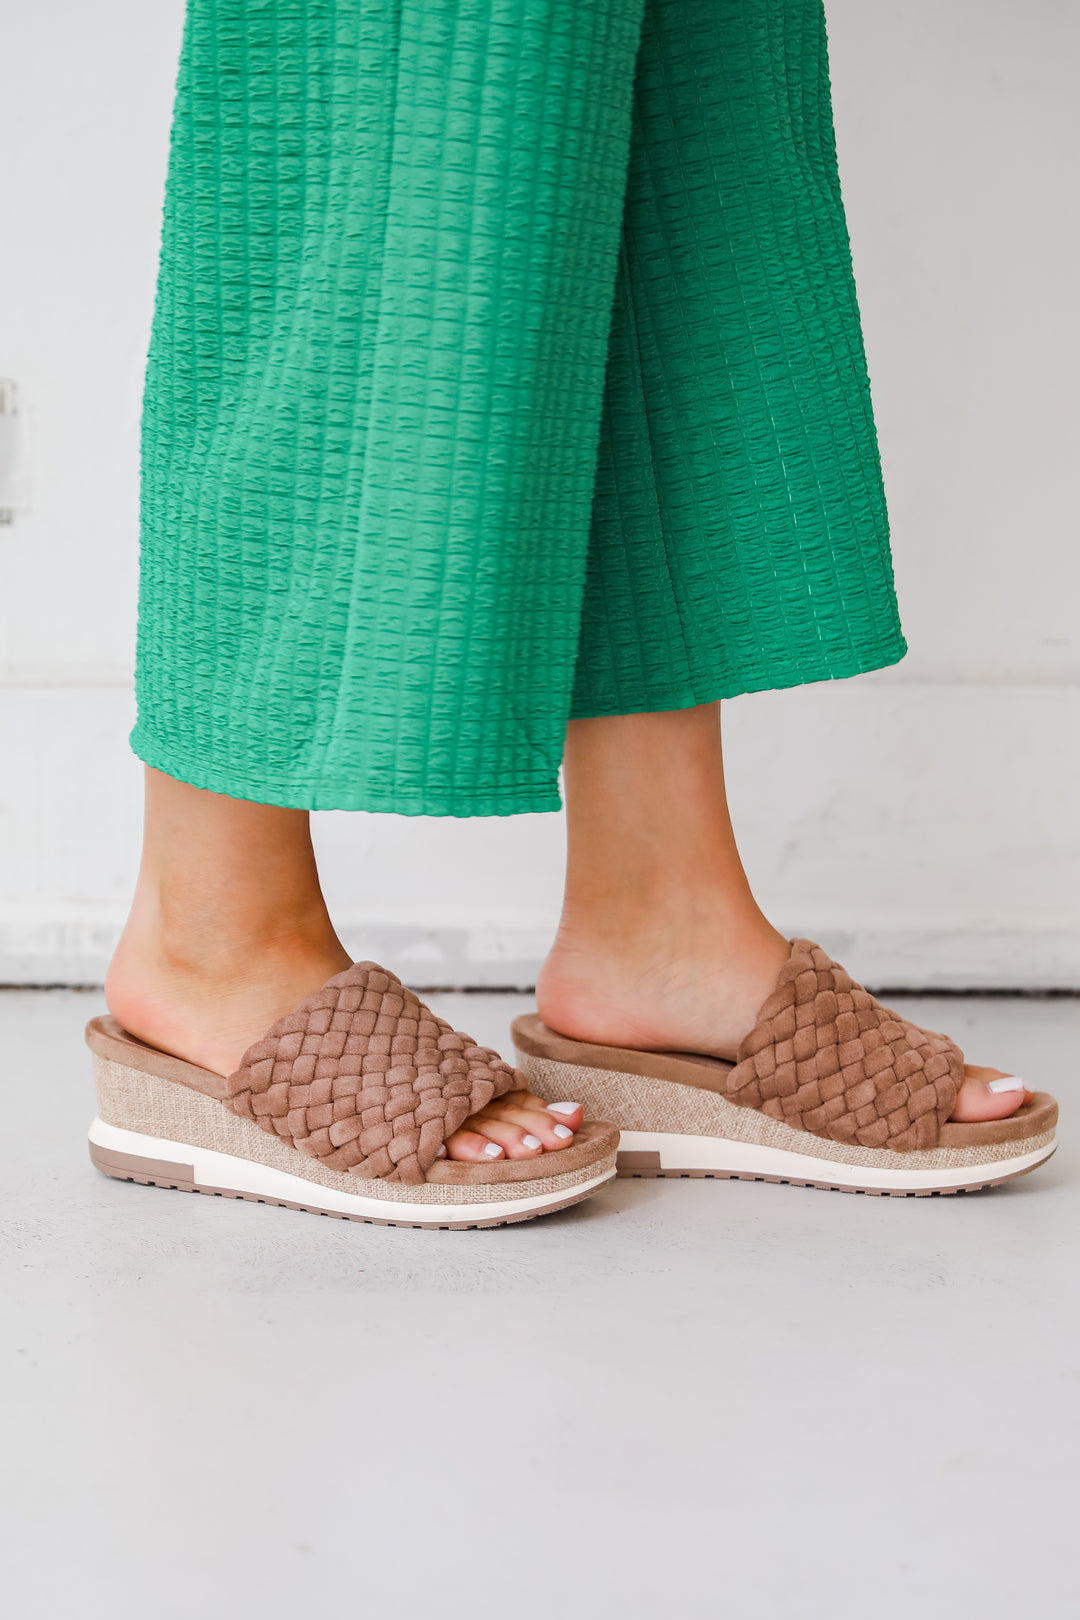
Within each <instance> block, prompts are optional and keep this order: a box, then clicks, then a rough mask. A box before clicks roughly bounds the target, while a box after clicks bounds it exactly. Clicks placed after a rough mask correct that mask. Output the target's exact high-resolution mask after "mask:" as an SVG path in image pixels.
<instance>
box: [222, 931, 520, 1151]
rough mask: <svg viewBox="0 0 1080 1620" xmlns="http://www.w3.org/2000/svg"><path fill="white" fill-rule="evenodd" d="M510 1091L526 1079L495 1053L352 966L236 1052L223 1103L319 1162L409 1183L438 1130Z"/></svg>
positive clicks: (367, 965) (373, 972)
mask: <svg viewBox="0 0 1080 1620" xmlns="http://www.w3.org/2000/svg"><path fill="white" fill-rule="evenodd" d="M514 1090H522V1091H527V1090H528V1086H527V1084H526V1082H525V1080H524V1079H523V1077H522V1076H521V1075H519V1074H518V1073H517V1071H516V1070H514V1069H512V1068H511V1067H510V1065H509V1064H508V1063H504V1062H503V1060H502V1058H500V1057H499V1055H498V1053H496V1052H492V1051H490V1050H489V1049H488V1048H487V1047H483V1046H477V1044H476V1042H475V1041H474V1040H473V1039H472V1038H471V1037H470V1036H468V1035H462V1034H460V1033H459V1032H458V1031H457V1030H455V1029H453V1028H452V1027H451V1025H450V1024H448V1023H447V1022H446V1020H445V1019H444V1018H437V1017H436V1016H435V1014H434V1013H433V1012H431V1011H430V1010H429V1009H428V1008H427V1007H425V1006H424V1004H423V1002H422V1001H420V1000H418V998H417V997H416V996H415V995H414V994H413V992H412V991H411V990H407V989H406V988H405V986H404V985H403V984H402V983H401V980H400V979H397V978H395V976H394V975H393V974H392V973H388V972H386V970H385V969H384V968H380V967H378V966H377V965H376V964H375V963H374V962H354V964H353V966H352V967H350V968H346V969H345V971H344V973H338V974H336V975H335V976H334V978H332V979H330V980H328V981H327V983H326V984H325V985H324V986H323V987H322V989H321V990H317V991H316V992H315V994H314V995H311V996H308V997H307V999H306V1000H305V1001H302V1002H301V1003H300V1005H299V1007H297V1009H296V1011H295V1012H291V1013H289V1014H287V1016H286V1017H284V1018H281V1019H279V1020H278V1022H277V1023H276V1024H275V1025H274V1027H273V1028H272V1029H271V1030H269V1031H268V1032H267V1034H266V1035H264V1036H263V1037H262V1039H261V1040H259V1041H256V1043H255V1045H254V1046H252V1047H250V1048H249V1049H248V1051H247V1052H245V1053H244V1057H243V1061H242V1062H241V1064H240V1067H239V1068H238V1069H237V1070H236V1073H235V1074H232V1075H230V1076H229V1091H230V1097H229V1107H230V1108H232V1110H233V1112H234V1113H237V1114H239V1115H240V1116H241V1117H242V1118H244V1119H251V1120H254V1121H255V1123H256V1124H257V1125H261V1126H262V1128H263V1129H264V1130H266V1131H272V1132H273V1133H274V1134H275V1135H276V1136H278V1137H280V1138H281V1140H282V1141H284V1142H287V1143H289V1144H290V1146H292V1147H295V1148H298V1149H299V1151H300V1152H301V1153H306V1154H308V1155H309V1157H311V1158H314V1159H318V1160H320V1162H321V1163H322V1164H324V1165H326V1166H327V1167H328V1168H330V1169H333V1170H349V1171H352V1172H353V1173H354V1174H355V1175H358V1176H363V1177H371V1178H375V1177H378V1178H380V1179H382V1180H384V1181H405V1182H421V1181H424V1180H425V1179H426V1172H427V1171H428V1170H430V1168H431V1166H432V1165H433V1164H434V1163H435V1160H436V1158H437V1157H438V1154H439V1149H440V1147H441V1146H442V1145H443V1143H444V1142H445V1140H446V1138H447V1137H448V1136H451V1135H452V1134H453V1133H454V1131H456V1130H458V1129H459V1128H460V1126H462V1125H463V1124H464V1123H465V1121H466V1119H468V1118H469V1117H470V1116H471V1115H472V1114H475V1113H478V1112H479V1110H480V1109H481V1108H485V1107H486V1106H487V1104H488V1103H489V1102H490V1101H491V1100H492V1098H493V1097H502V1096H504V1095H505V1094H506V1093H507V1092H508V1091H514Z"/></svg>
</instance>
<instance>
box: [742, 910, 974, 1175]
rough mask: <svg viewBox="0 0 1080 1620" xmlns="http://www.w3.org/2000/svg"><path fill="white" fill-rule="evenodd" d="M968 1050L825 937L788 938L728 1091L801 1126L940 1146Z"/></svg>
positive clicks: (896, 1145)
mask: <svg viewBox="0 0 1080 1620" xmlns="http://www.w3.org/2000/svg"><path fill="white" fill-rule="evenodd" d="M963 1080H964V1057H963V1053H962V1052H961V1051H960V1048H959V1047H958V1046H957V1045H956V1044H955V1042H953V1041H951V1040H949V1038H948V1036H947V1035H935V1034H933V1033H931V1032H930V1031H928V1030H924V1029H920V1028H919V1027H918V1026H917V1025H916V1024H910V1023H908V1022H907V1020H906V1019H904V1018H901V1017H900V1016H899V1014H898V1013H894V1012H890V1011H889V1009H888V1008H887V1007H883V1006H882V1005H881V1003H880V1002H879V1001H877V1000H875V998H874V997H873V996H872V995H871V994H870V992H869V991H868V990H864V989H863V987H862V985H860V984H856V983H855V982H854V980H853V979H852V978H851V977H850V975H849V974H848V973H847V972H846V971H845V970H844V968H842V967H840V965H839V964H838V963H836V962H834V961H833V960H832V958H831V957H830V956H828V955H827V954H826V952H825V951H823V950H822V949H821V946H820V945H815V944H814V943H813V942H812V941H811V940H808V939H795V940H792V942H791V955H790V956H789V958H788V960H787V962H786V963H785V964H784V966H783V968H782V969H781V972H780V976H779V978H778V980H777V985H776V989H775V990H774V991H773V993H772V995H771V996H770V997H769V999H768V1000H767V1001H766V1002H765V1005H764V1006H763V1007H762V1009H761V1012H760V1014H759V1016H758V1021H757V1023H756V1025H755V1026H754V1028H753V1029H752V1030H751V1032H750V1034H749V1035H748V1036H747V1037H746V1039H745V1041H743V1043H742V1045H741V1047H740V1048H739V1051H738V1055H737V1062H736V1065H735V1067H734V1069H732V1071H731V1073H730V1074H729V1075H728V1077H727V1081H726V1083H725V1086H724V1095H725V1096H726V1097H727V1098H728V1099H729V1101H731V1102H733V1103H737V1104H739V1105H740V1106H741V1107H745V1108H758V1109H760V1110H761V1111H762V1112H763V1113H766V1114H768V1115H769V1116H770V1117H771V1118H772V1119H778V1120H783V1121H784V1123H785V1124H787V1125H791V1126H793V1127H794V1128H795V1129H796V1130H803V1131H810V1132H812V1133H813V1134H814V1135H816V1136H825V1137H829V1138H830V1139H831V1140H832V1141H834V1142H857V1143H858V1144H859V1146H860V1147H873V1148H893V1149H895V1150H896V1151H897V1152H901V1153H903V1152H908V1151H912V1150H926V1149H930V1148H934V1147H936V1146H937V1142H938V1138H939V1136H940V1134H941V1127H942V1126H943V1125H944V1124H945V1122H946V1120H947V1119H948V1118H949V1116H950V1114H951V1113H952V1111H953V1108H954V1107H955V1105H956V1097H957V1093H958V1092H959V1090H960V1087H961V1085H962V1084H963Z"/></svg>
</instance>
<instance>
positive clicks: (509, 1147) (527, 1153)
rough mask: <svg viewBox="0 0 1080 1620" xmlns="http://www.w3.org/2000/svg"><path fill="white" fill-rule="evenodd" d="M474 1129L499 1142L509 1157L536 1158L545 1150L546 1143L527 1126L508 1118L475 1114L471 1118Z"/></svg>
mask: <svg viewBox="0 0 1080 1620" xmlns="http://www.w3.org/2000/svg"><path fill="white" fill-rule="evenodd" d="M468 1123H469V1125H470V1126H471V1127H472V1129H473V1130H476V1131H479V1132H481V1133H482V1134H483V1135H484V1136H486V1137H487V1139H488V1141H489V1142H497V1143H498V1145H499V1146H500V1147H501V1148H502V1150H503V1152H504V1153H505V1154H506V1157H507V1158H508V1159H535V1158H536V1157H537V1156H538V1155H539V1154H541V1153H543V1151H544V1144H543V1142H542V1141H541V1139H540V1137H538V1136H537V1135H536V1134H535V1133H534V1132H533V1131H530V1130H529V1129H528V1128H527V1127H526V1126H523V1125H515V1124H513V1123H512V1122H511V1121H510V1120H507V1119H491V1118H489V1117H488V1115H487V1114H486V1113H480V1114H474V1115H473V1117H472V1119H470V1120H469V1122H468Z"/></svg>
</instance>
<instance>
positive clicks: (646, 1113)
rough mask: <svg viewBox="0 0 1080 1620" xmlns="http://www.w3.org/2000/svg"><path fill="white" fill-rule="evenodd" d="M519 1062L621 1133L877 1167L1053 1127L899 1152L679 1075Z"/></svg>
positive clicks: (1032, 1143)
mask: <svg viewBox="0 0 1080 1620" xmlns="http://www.w3.org/2000/svg"><path fill="white" fill-rule="evenodd" d="M517 1059H518V1067H519V1068H520V1069H521V1070H522V1072H523V1073H524V1074H525V1075H526V1076H527V1077H528V1080H529V1082H530V1085H531V1086H532V1089H533V1091H534V1092H536V1094H537V1095H538V1096H540V1097H552V1098H555V1097H573V1098H574V1099H575V1101H577V1102H580V1103H581V1104H582V1106H583V1107H584V1109H585V1113H586V1114H587V1115H592V1114H598V1115H600V1117H601V1118H603V1119H610V1120H611V1122H612V1124H614V1125H618V1127H619V1129H620V1130H622V1131H662V1132H668V1133H675V1134H677V1135H680V1136H717V1137H724V1138H725V1139H726V1140H728V1141H731V1142H745V1143H747V1144H753V1145H755V1146H757V1147H769V1148H779V1149H781V1150H782V1151H784V1152H785V1153H798V1154H801V1155H802V1156H803V1157H804V1158H808V1159H824V1160H828V1161H829V1162H830V1163H832V1164H848V1165H860V1166H863V1167H866V1168H873V1169H876V1170H888V1171H896V1170H899V1169H902V1168H903V1169H907V1170H912V1171H918V1170H961V1169H965V1168H967V1167H969V1166H972V1165H991V1164H998V1163H1001V1162H1002V1161H1004V1160H1007V1159H1015V1158H1016V1157H1017V1156H1018V1155H1020V1154H1029V1153H1034V1152H1036V1151H1038V1150H1039V1149H1040V1148H1044V1147H1049V1146H1050V1145H1051V1144H1052V1143H1053V1141H1054V1138H1055V1132H1054V1131H1053V1130H1052V1129H1051V1130H1047V1131H1043V1132H1041V1133H1040V1134H1039V1135H1037V1136H1029V1137H1024V1138H1023V1139H1022V1140H1019V1141H1011V1142H988V1143H986V1144H984V1145H981V1146H977V1147H964V1148H955V1147H953V1148H928V1149H923V1150H917V1151H915V1152H912V1153H896V1152H893V1151H892V1150H891V1149H889V1148H867V1147H859V1146H858V1144H852V1143H849V1142H832V1141H830V1140H829V1139H828V1138H827V1137H822V1136H813V1135H811V1133H810V1132H809V1131H797V1130H794V1129H793V1128H792V1126H790V1125H785V1124H784V1122H783V1121H782V1120H778V1119H771V1118H770V1117H769V1115H768V1114H762V1113H760V1112H759V1111H758V1110H757V1109H755V1108H738V1107H736V1105H735V1104H734V1103H730V1102H728V1101H727V1099H726V1098H725V1097H720V1096H718V1095H717V1093H716V1092H714V1091H706V1090H704V1089H702V1088H700V1087H698V1086H682V1085H680V1084H679V1083H678V1081H676V1080H656V1079H654V1078H653V1077H652V1076H650V1075H643V1074H623V1073H620V1072H619V1071H618V1070H615V1069H590V1068H586V1067H585V1066H584V1065H583V1064H578V1063H557V1062H555V1061H554V1060H553V1059H551V1058H540V1057H532V1056H530V1055H529V1054H528V1053H527V1052H521V1051H519V1052H518V1054H517Z"/></svg>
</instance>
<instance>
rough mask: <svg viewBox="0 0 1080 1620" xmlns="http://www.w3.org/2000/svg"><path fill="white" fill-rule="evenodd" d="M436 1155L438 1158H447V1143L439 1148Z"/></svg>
mask: <svg viewBox="0 0 1080 1620" xmlns="http://www.w3.org/2000/svg"><path fill="white" fill-rule="evenodd" d="M435 1157H436V1158H437V1159H445V1158H446V1143H445V1142H444V1143H443V1145H442V1147H441V1148H440V1149H439V1151H438V1153H436V1155H435Z"/></svg>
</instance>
